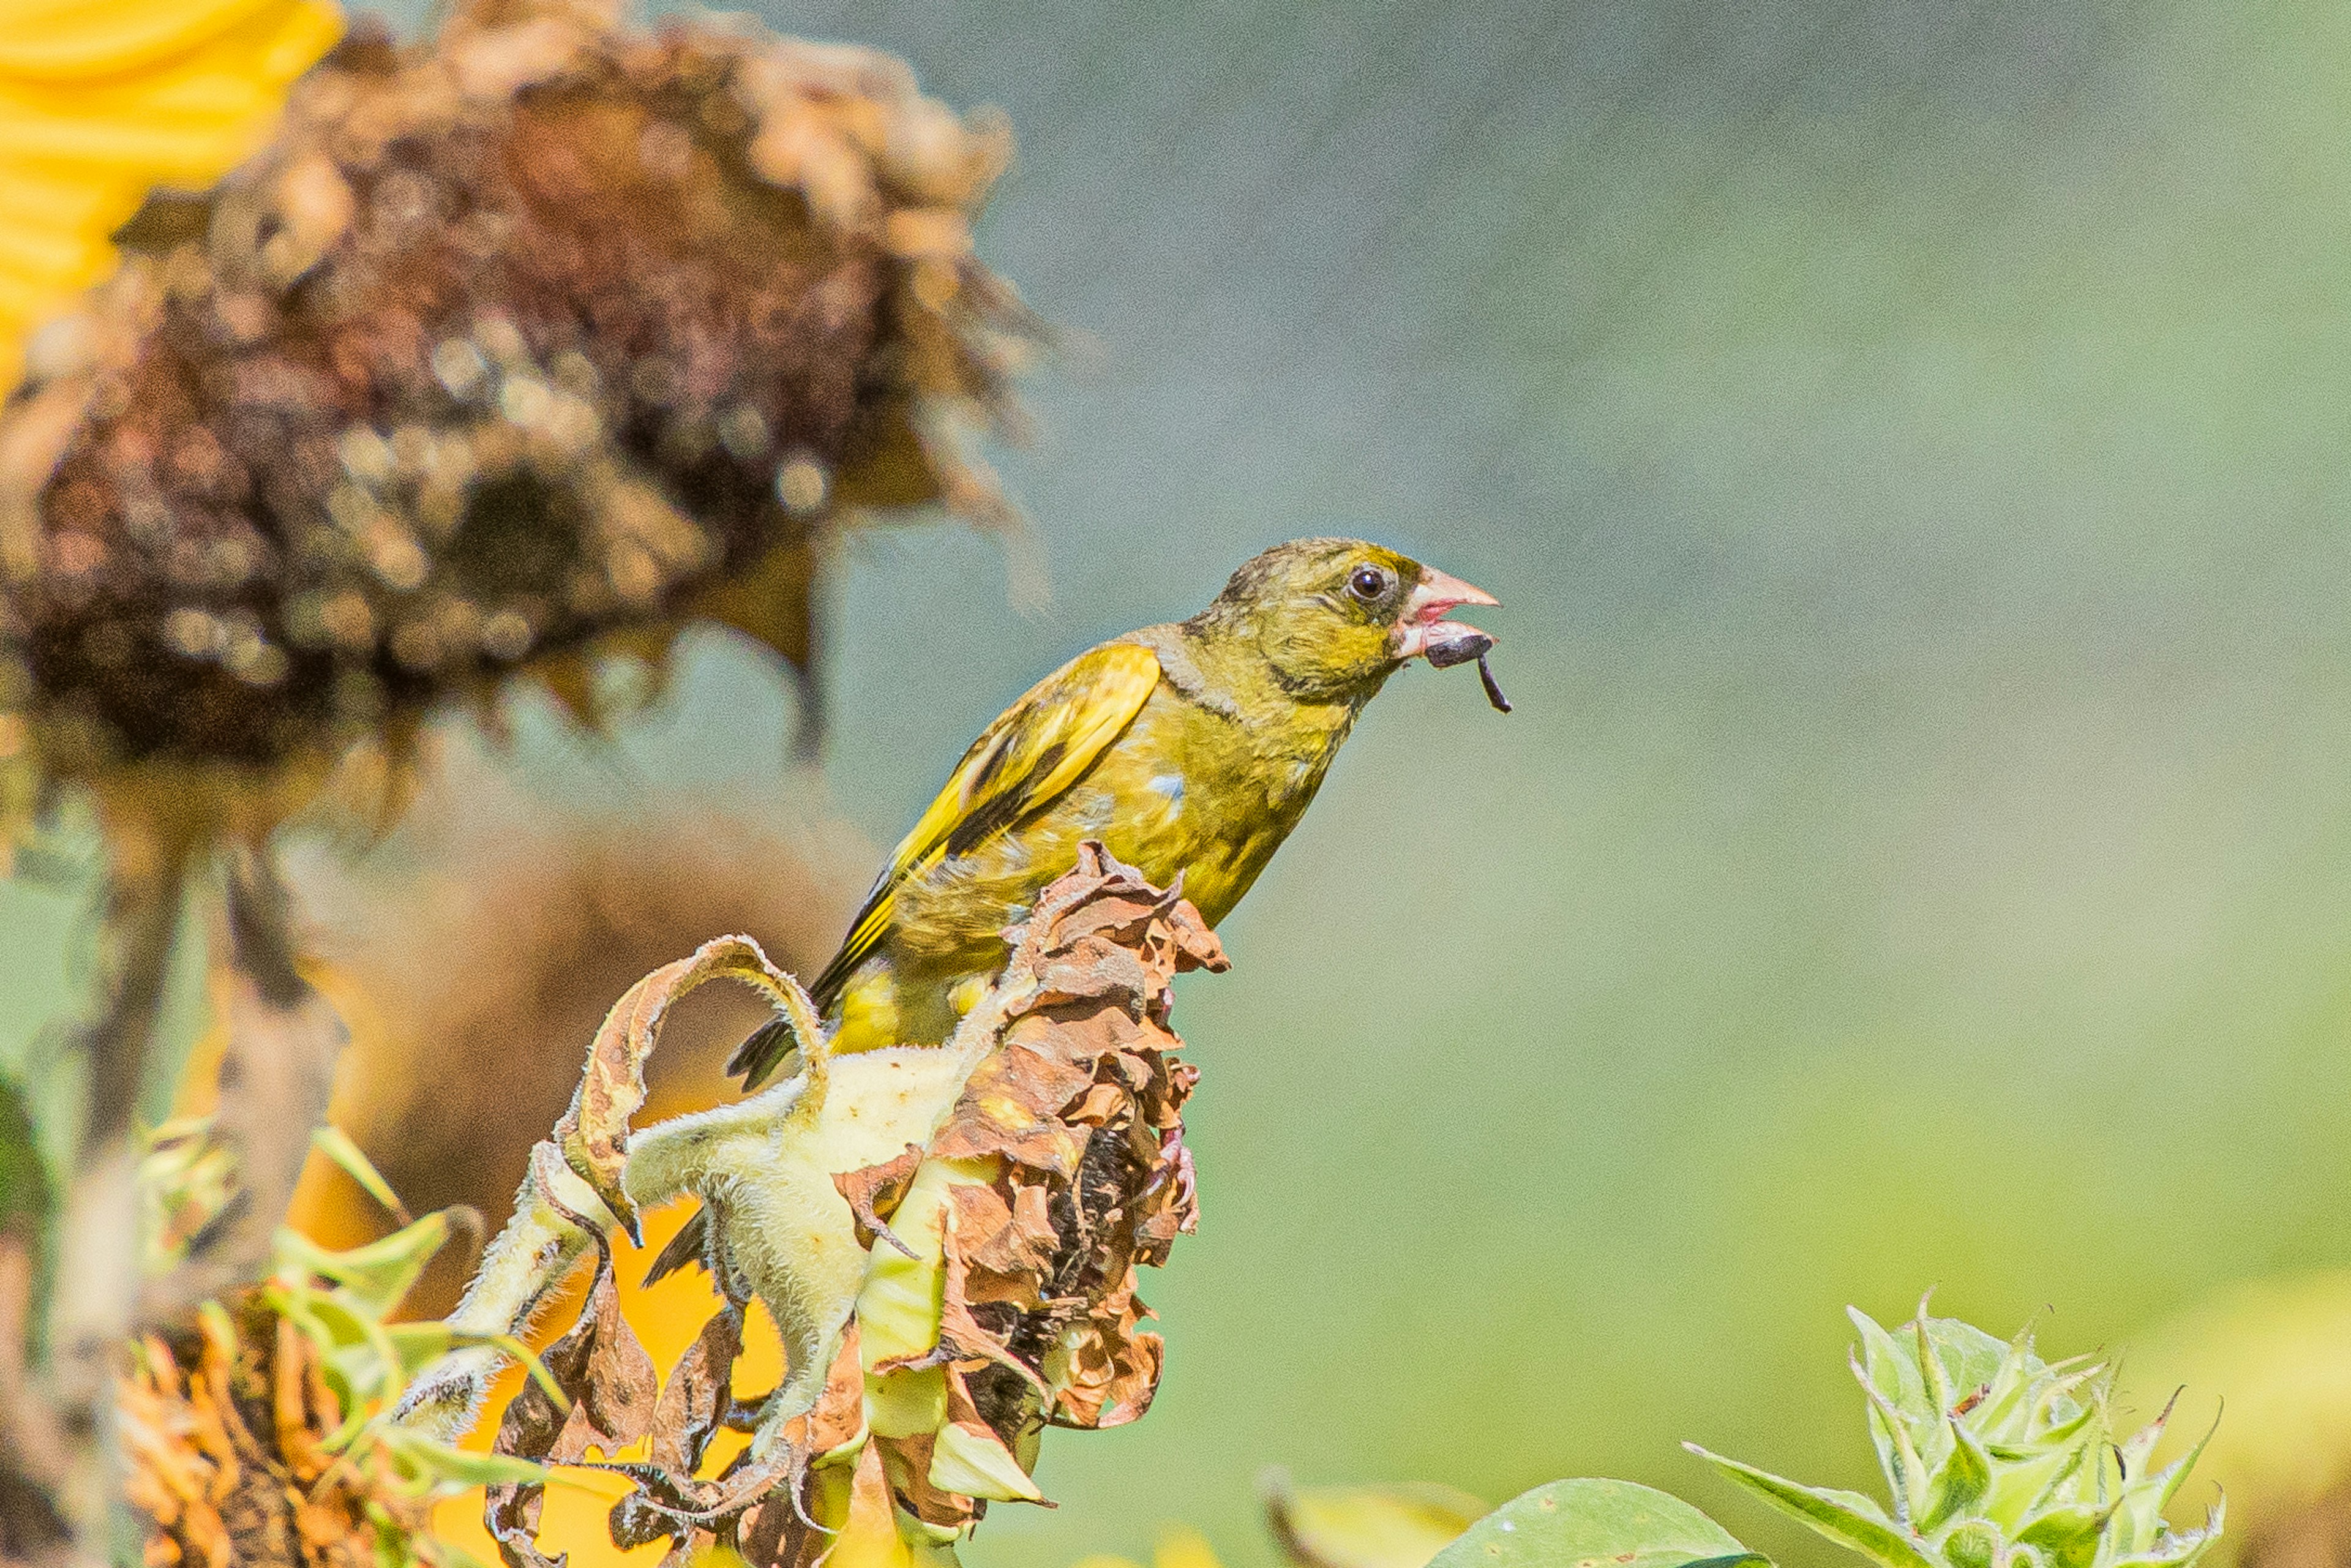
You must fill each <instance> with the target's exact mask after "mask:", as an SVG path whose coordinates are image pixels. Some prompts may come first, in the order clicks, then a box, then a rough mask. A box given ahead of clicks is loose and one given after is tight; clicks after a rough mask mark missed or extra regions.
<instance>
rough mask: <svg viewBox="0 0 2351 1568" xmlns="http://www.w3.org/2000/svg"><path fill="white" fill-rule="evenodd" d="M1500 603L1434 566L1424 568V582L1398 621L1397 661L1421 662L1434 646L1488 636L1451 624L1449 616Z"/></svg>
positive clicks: (1421, 575) (1414, 585)
mask: <svg viewBox="0 0 2351 1568" xmlns="http://www.w3.org/2000/svg"><path fill="white" fill-rule="evenodd" d="M1500 602H1501V601H1500V600H1499V599H1497V598H1495V597H1494V596H1493V595H1492V594H1490V593H1489V592H1487V591H1485V590H1484V589H1482V588H1472V587H1470V586H1469V584H1468V583H1466V582H1464V581H1462V580H1460V579H1459V578H1458V577H1450V576H1447V574H1446V573H1444V572H1441V571H1439V570H1437V569H1436V568H1435V567H1433V566H1425V567H1423V568H1421V569H1420V580H1419V581H1418V582H1416V583H1415V584H1413V589H1412V594H1411V596H1410V597H1409V598H1407V599H1406V600H1405V601H1404V613H1403V614H1401V615H1399V616H1397V617H1396V622H1395V639H1396V643H1395V650H1396V657H1397V658H1399V659H1417V658H1419V657H1420V656H1421V655H1422V654H1424V653H1427V652H1428V645H1429V643H1432V642H1443V641H1445V640H1447V638H1451V637H1460V636H1466V635H1479V636H1483V635H1485V633H1483V632H1479V631H1478V629H1477V628H1476V627H1474V626H1468V625H1464V624H1463V623H1462V622H1458V621H1448V620H1447V619H1446V618H1445V612H1447V611H1448V610H1457V609H1458V608H1460V607H1461V606H1462V605H1464V604H1499V603H1500ZM1489 642H1490V639H1489Z"/></svg>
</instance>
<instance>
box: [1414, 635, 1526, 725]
mask: <svg viewBox="0 0 2351 1568" xmlns="http://www.w3.org/2000/svg"><path fill="white" fill-rule="evenodd" d="M1493 651H1494V640H1493V639H1492V638H1491V637H1489V636H1487V635H1486V633H1484V632H1480V631H1478V630H1476V629H1475V628H1474V627H1468V626H1456V627H1451V628H1449V629H1447V630H1444V631H1442V632H1440V633H1438V634H1436V635H1432V636H1431V637H1430V638H1429V640H1428V645H1427V647H1426V648H1425V649H1423V650H1422V652H1423V653H1424V654H1425V655H1426V658H1427V660H1428V662H1429V664H1431V665H1433V666H1435V667H1436V668H1437V669H1440V670H1449V669H1451V668H1452V667H1453V666H1454V665H1456V664H1468V662H1469V661H1470V660H1472V659H1475V660H1477V661H1478V679H1479V681H1480V682H1482V683H1484V685H1485V687H1486V700H1487V701H1488V702H1489V703H1491V704H1493V705H1494V711H1495V712H1496V713H1508V712H1510V698H1508V697H1506V696H1504V695H1502V688H1501V686H1500V685H1498V684H1496V682H1495V680H1494V672H1493V670H1492V668H1491V667H1490V666H1489V665H1488V664H1487V663H1486V655H1487V654H1489V653H1492V652H1493Z"/></svg>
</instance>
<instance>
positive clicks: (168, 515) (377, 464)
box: [0, 3, 1031, 841]
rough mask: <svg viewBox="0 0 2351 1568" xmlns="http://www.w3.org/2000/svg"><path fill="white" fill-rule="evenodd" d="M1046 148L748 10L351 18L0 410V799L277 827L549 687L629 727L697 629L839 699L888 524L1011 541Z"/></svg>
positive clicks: (125, 237)
mask: <svg viewBox="0 0 2351 1568" xmlns="http://www.w3.org/2000/svg"><path fill="white" fill-rule="evenodd" d="M1007 156H1008V137H1007V135H1006V134H1005V132H1004V131H1003V130H1002V129H1001V127H1000V126H998V124H997V123H995V122H994V121H992V120H987V119H984V118H975V119H965V118H962V117H959V116H957V115H956V114H955V113H953V112H951V111H950V110H947V109H946V108H945V107H943V106H942V105H940V104H939V103H937V102H936V101H935V100H933V99H927V98H925V97H924V96H922V94H921V93H919V92H918V91H917V90H916V89H915V86H914V79H913V78H912V75H911V73H910V72H909V71H908V70H907V68H905V67H904V65H903V64H901V63H900V62H898V61H896V60H894V59H893V58H891V57H887V56H883V55H880V54H877V53H874V52H872V51H869V50H865V49H861V48H853V47H841V46H832V45H825V46H819V45H813V44H807V43H800V42H796V41H792V40H788V39H781V38H778V37H772V36H770V35H768V34H766V33H764V32H762V31H760V30H758V29H757V28H756V27H754V26H750V25H748V24H746V23H741V22H738V21H735V20H721V19H712V20H695V21H681V22H673V23H666V24H664V26H662V27H661V28H660V30H658V31H656V32H652V33H646V32H640V31H629V30H624V29H622V28H621V27H619V26H616V25H614V24H613V23H611V21H610V20H608V19H607V18H605V17H604V16H601V15H600V14H599V13H598V12H597V11H596V10H595V9H593V8H590V7H583V6H573V5H560V4H552V3H549V4H518V3H484V4H477V5H471V6H468V7H462V8H461V9H460V10H459V11H458V12H457V13H456V14H455V16H453V17H452V18H451V19H450V21H449V22H448V24H447V25H446V26H444V28H443V29H442V30H441V32H440V34H439V36H438V37H436V38H434V39H433V40H431V41H430V42H426V43H420V44H415V45H400V44H396V43H394V42H393V41H392V39H391V38H390V37H388V35H386V34H385V33H384V32H383V31H382V30H381V28H379V27H376V26H371V25H368V24H365V23H362V24H360V25H359V26H355V27H354V28H353V29H352V31H351V33H350V36H349V37H346V38H345V39H344V41H343V42H342V43H341V45H340V47H337V48H336V49H335V50H334V52H333V53H332V54H330V55H329V56H328V57H327V58H326V59H325V60H324V61H323V62H322V63H321V64H320V65H319V67H318V68H316V69H315V70H313V71H312V72H310V73H309V74H308V76H307V77H305V78H303V79H302V80H301V81H300V82H299V83H298V85H297V86H296V87H295V89H294V90H293V92H292V95H291V97H290V99H288V101H287V107H286V111H285V116H284V120H283V122H282V124H281V126H280V128H279V130H278V131H277V135H276V137H275V139H274V140H273V141H270V143H269V144H268V145H267V146H266V147H265V148H264V149H263V150H262V151H261V152H259V153H258V154H256V156H254V157H253V158H251V159H250V160H248V161H247V162H245V163H244V164H243V165H242V166H240V167H239V168H238V169H237V170H236V171H235V172H233V173H232V174H230V175H229V176H228V177H227V178H226V179H225V181H223V182H222V183H220V184H219V185H217V186H216V187H215V188H214V189H213V190H212V191H211V193H209V194H208V195H206V196H204V197H203V198H201V199H190V198H177V197H174V198H168V199H159V200H157V201H155V202H152V203H151V204H149V206H148V207H147V208H146V209H145V210H144V211H143V212H142V213H141V215H140V216H139V217H138V218H137V219H135V220H134V221H133V222H132V223H131V225H130V226H129V227H128V228H127V229H126V230H124V231H123V233H122V235H120V241H121V245H122V248H123V252H124V261H123V265H122V266H121V267H120V269H119V270H118V271H117V272H116V273H115V275H114V276H113V277H111V279H110V280H109V281H108V282H107V283H105V284H104V285H103V286H101V287H99V289H98V290H97V291H95V292H94V293H92V294H91V295H89V297H88V298H86V300H85V301H84V303H83V304H82V306H81V307H80V308H78V310H76V311H74V312H73V313H71V314H70V315H68V316H67V317H66V318H65V319H62V320H60V321H57V322H56V323H54V324H53V325H52V326H51V327H49V328H48V329H46V330H45V331H44V332H43V333H42V335H41V336H40V338H39V339H38V340H37V342H36V344H35V345H34V350H33V352H32V354H31V357H30V361H29V374H28V377H27V380H26V384H25V385H24V386H23V387H22V388H21V389H20V390H19V391H18V392H17V394H16V397H15V398H14V399H13V401H12V402H11V403H10V404H9V406H8V408H7V410H6V412H5V416H0V769H5V770H6V772H7V779H8V781H7V782H5V783H0V813H5V815H6V816H7V817H11V818H14V819H15V820H16V821H19V822H21V821H23V820H25V819H26V817H27V816H28V815H29V814H30V813H31V812H33V811H35V810H37V809H38V808H39V807H40V806H41V805H42V804H43V802H44V801H45V800H47V799H49V798H51V797H53V796H54V795H55V794H56V792H57V790H59V789H62V788H65V787H68V786H82V787H86V788H88V789H90V790H91V791H92V792H93V793H94V794H95V796H96V798H97V799H98V800H99V803H100V805H101V808H102V810H103V811H104V812H105V813H106V814H108V815H109V816H110V817H111V818H112V819H113V820H114V821H117V822H121V821H131V822H136V823H141V824H144V825H146V826H148V827H150V828H153V827H156V826H158V825H160V826H162V827H163V828H165V829H167V830H169V831H171V832H172V834H173V836H176V837H180V838H183V839H185V840H190V841H195V840H201V839H203V838H204V837H207V836H209V835H212V834H215V833H218V832H221V831H261V830H266V828H267V827H268V826H270V825H272V824H274V823H275V822H276V821H278V820H280V819H281V818H282V817H283V816H284V815H285V814H286V813H287V812H288V811H289V810H293V809H295V808H296V807H297V806H298V805H299V804H301V803H302V802H303V801H305V800H308V798H309V797H310V796H311V795H312V794H313V793H314V792H315V790H316V789H317V788H318V786H319V783H320V782H321V780H322V779H325V778H327V777H328V776H329V774H330V773H332V772H333V771H334V770H335V769H336V768H338V766H340V765H344V764H346V763H348V762H349V761H350V758H352V757H353V756H354V755H355V753H356V754H357V755H360V756H365V757H371V758H375V759H376V760H377V762H378V763H379V764H383V763H389V764H391V765H392V766H391V768H390V771H391V772H394V773H396V772H397V771H398V767H399V764H401V763H402V762H403V761H404V760H405V759H406V758H408V757H409V756H410V755H411V750H412V742H413V736H414V734H415V731H416V727H417V725H418V723H419V722H420V720H421V718H422V717H423V716H425V715H426V714H428V713H430V712H432V711H433V710H434V708H435V707H436V706H446V705H448V704H451V703H459V704H466V705H471V706H475V707H476V708H477V709H479V710H481V711H484V712H488V711H490V709H491V707H492V705H493V704H494V702H495V699H496V695H497V693H498V691H499V689H500V687H501V685H503V683H505V682H507V681H508V680H509V679H511V678H513V677H515V676H516V675H517V674H528V675H530V676H533V677H535V678H537V679H539V680H542V681H544V682H545V683H546V684H547V685H549V687H550V688H551V689H552V690H554V692H555V693H556V694H557V695H558V696H559V697H560V698H561V699H563V700H564V701H565V703H566V704H567V705H568V706H570V707H571V708H572V710H573V711H574V712H575V713H576V714H578V715H579V716H580V717H582V718H583V719H585V720H587V721H589V722H590V723H591V724H592V723H596V722H598V721H600V720H601V718H603V717H604V714H603V713H602V711H601V699H600V696H599V690H600V688H599V686H598V684H597V683H596V682H594V681H593V680H592V679H591V677H590V664H591V661H592V660H593V659H594V658H595V657H596V656H597V655H599V654H600V653H605V652H611V651H620V650H625V651H628V652H632V653H637V654H639V655H640V656H642V657H643V658H645V659H646V660H647V661H648V663H649V664H651V666H652V667H653V671H654V672H655V675H656V681H655V682H654V683H653V685H654V686H656V687H657V685H658V674H659V673H660V671H661V668H662V666H663V662H664V659H665V657H666V653H667V651H668V649H669V647H670V645H671V643H672V641H673V639H674V637H675V636H676V634H677V632H679V630H680V629H681V628H682V627H683V626H684V625H685V624H687V623H688V622H692V621H695V620H697V619H706V620H713V621H717V622H724V623H726V624H730V625H733V626H736V627H737V628H739V629H740V630H742V631H743V632H747V633H748V634H749V635H750V636H752V637H754V638H755V639H757V640H758V642H759V643H763V644H765V645H766V646H767V647H768V648H770V649H772V650H773V651H774V652H775V653H777V654H778V655H779V656H780V658H781V659H782V660H783V661H784V662H785V663H786V664H788V665H789V667H790V668H791V669H792V670H794V671H795V672H797V673H799V674H800V675H802V676H803V677H805V675H806V674H807V673H808V671H809V669H810V664H811V663H812V661H813V659H814V657H815V653H816V645H817V636H816V628H815V617H814V609H813V596H814V592H815V585H816V580H817V577H818V573H819V565H820V560H821V559H822V557H823V554H824V549H825V545H826V542H827V541H828V539H830V538H832V537H833V536H834V535H835V534H836V533H837V532H838V531H839V530H840V528H842V527H843V526H844V525H845V524H847V523H848V522H849V521H850V520H851V519H852V518H854V517H859V516H862V515H864V514H866V513H867V512H869V511H870V510H871V509H872V508H876V507H911V506H919V505H923V504H925V503H935V502H940V503H945V504H946V506H947V507H950V508H952V509H954V510H956V511H957V512H959V513H961V514H963V515H964V516H967V517H975V518H979V519H983V520H991V521H993V520H1000V519H1001V518H1002V517H1004V516H1005V509H1004V507H1003V504H1002V502H1001V501H1000V499H999V498H998V495H997V492H996V490H995V488H994V486H993V485H992V483H991V482H990V479H989V477H988V476H987V472H986V470H985V469H984V468H982V467H980V466H979V465H977V463H976V462H974V461H973V460H971V459H970V458H969V457H967V455H965V454H964V452H963V449H962V447H961V445H960V444H959V441H958V437H957V432H958V430H959V429H965V428H968V427H970V426H972V425H975V424H986V423H992V422H1000V421H1001V420H1003V419H1004V418H1006V417H1008V399H1007V391H1006V388H1007V382H1008V376H1009V374H1010V372H1011V371H1012V370H1013V368H1014V365H1015V361H1016V360H1017V358H1018V357H1019V353H1020V351H1021V350H1022V349H1023V347H1024V345H1026V344H1027V343H1028V342H1029V341H1030V340H1031V336H1030V334H1029V329H1028V325H1027V320H1026V318H1025V317H1024V316H1023V315H1022V313H1021V312H1020V310H1019V307H1018V305H1017V302H1016V301H1015V300H1014V298H1012V296H1011V294H1010V293H1009V291H1008V289H1007V288H1006V287H1004V286H1003V285H1002V284H1000V283H999V282H998V281H997V280H996V279H995V278H994V277H991V276H990V275H989V274H988V273H987V270H986V269H985V268H983V267H981V266H980V265H979V263H978V262H977V259H976V258H975V257H974V255H973V252H972V248H971V237H970V222H971V219H972V217H973V216H974V214H976V213H977V210H978V208H979V205H980V204H981V202H982V200H983V199H984V197H985V195H986V193H987V189H988V186H989V184H990V183H991V182H992V181H993V180H994V178H995V177H996V175H997V174H998V172H999V171H1000V170H1001V169H1002V168H1003V166H1004V164H1005V162H1006V159H1007ZM385 776H387V770H386V769H385V768H381V767H379V768H378V769H377V770H376V777H378V778H379V779H381V778H382V777H385Z"/></svg>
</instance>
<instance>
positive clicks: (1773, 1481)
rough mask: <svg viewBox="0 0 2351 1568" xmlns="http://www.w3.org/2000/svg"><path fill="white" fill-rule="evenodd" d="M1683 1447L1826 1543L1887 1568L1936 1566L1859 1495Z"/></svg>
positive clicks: (1937, 1567) (1883, 1513) (1689, 1445)
mask: <svg viewBox="0 0 2351 1568" xmlns="http://www.w3.org/2000/svg"><path fill="white" fill-rule="evenodd" d="M1682 1447H1683V1448H1687V1449H1688V1450H1689V1451H1690V1452H1691V1453H1693V1454H1696V1455H1697V1456H1698V1458H1701V1459H1704V1460H1706V1461H1707V1463H1708V1464H1710V1465H1712V1466H1714V1467H1715V1468H1716V1469H1719V1470H1720V1471H1721V1472H1722V1473H1723V1474H1724V1475H1726V1476H1729V1478H1730V1479H1732V1480H1734V1481H1737V1482H1738V1483H1739V1484H1740V1485H1741V1486H1743V1487H1745V1488H1747V1489H1748V1490H1750V1491H1752V1492H1754V1493H1755V1494H1756V1495H1757V1496H1758V1497H1761V1499H1762V1500H1764V1501H1766V1502H1768V1503H1770V1504H1771V1506H1772V1507H1774V1508H1776V1509H1779V1510H1780V1511H1782V1512H1783V1513H1789V1514H1792V1515H1794V1516H1795V1517H1796V1518H1798V1519H1801V1520H1802V1521H1804V1522H1805V1523H1806V1524H1809V1525H1811V1526H1812V1527H1813V1529H1814V1530H1817V1531H1820V1532H1821V1533H1822V1534H1823V1535H1825V1536H1827V1537H1828V1538H1829V1539H1830V1540H1831V1541H1834V1542H1837V1543H1838V1544H1840V1545H1842V1546H1847V1547H1850V1548H1852V1549H1853V1550H1854V1551H1855V1552H1860V1553H1861V1554H1862V1555H1863V1556H1865V1557H1867V1558H1869V1559H1870V1560H1871V1561H1872V1562H1876V1563H1885V1564H1886V1568H1941V1565H1940V1564H1938V1563H1937V1562H1936V1561H1935V1559H1934V1558H1932V1557H1929V1556H1928V1555H1927V1553H1926V1552H1924V1551H1923V1550H1921V1549H1920V1546H1919V1544H1918V1543H1917V1542H1914V1541H1913V1540H1912V1539H1911V1538H1910V1537H1909V1536H1908V1535H1907V1533H1905V1532H1904V1531H1902V1530H1901V1529H1900V1528H1899V1527H1897V1526H1896V1524H1895V1522H1894V1521H1892V1520H1890V1519H1888V1518H1886V1511H1885V1510H1884V1509H1882V1508H1880V1507H1878V1506H1877V1504H1876V1503H1875V1502H1873V1501H1871V1500H1869V1499H1867V1498H1865V1497H1864V1496H1862V1495H1861V1494H1860V1493H1859V1492H1850V1491H1834V1490H1830V1489H1829V1488H1827V1487H1808V1486H1799V1485H1798V1484H1797V1483H1796V1482H1794V1481H1791V1480H1783V1479H1781V1478H1780V1477H1778V1476H1775V1475H1772V1474H1771V1472H1770V1471H1768V1470H1759V1469H1756V1468H1755V1467H1754V1466H1752V1465H1744V1464H1741V1463H1740V1462H1739V1461H1738V1460H1737V1459H1726V1458H1723V1457H1722V1456H1721V1455H1720V1454H1713V1453H1708V1451H1707V1450H1706V1449H1704V1448H1699V1447H1698V1445H1697V1444H1695V1443H1684V1444H1683V1445H1682Z"/></svg>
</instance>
